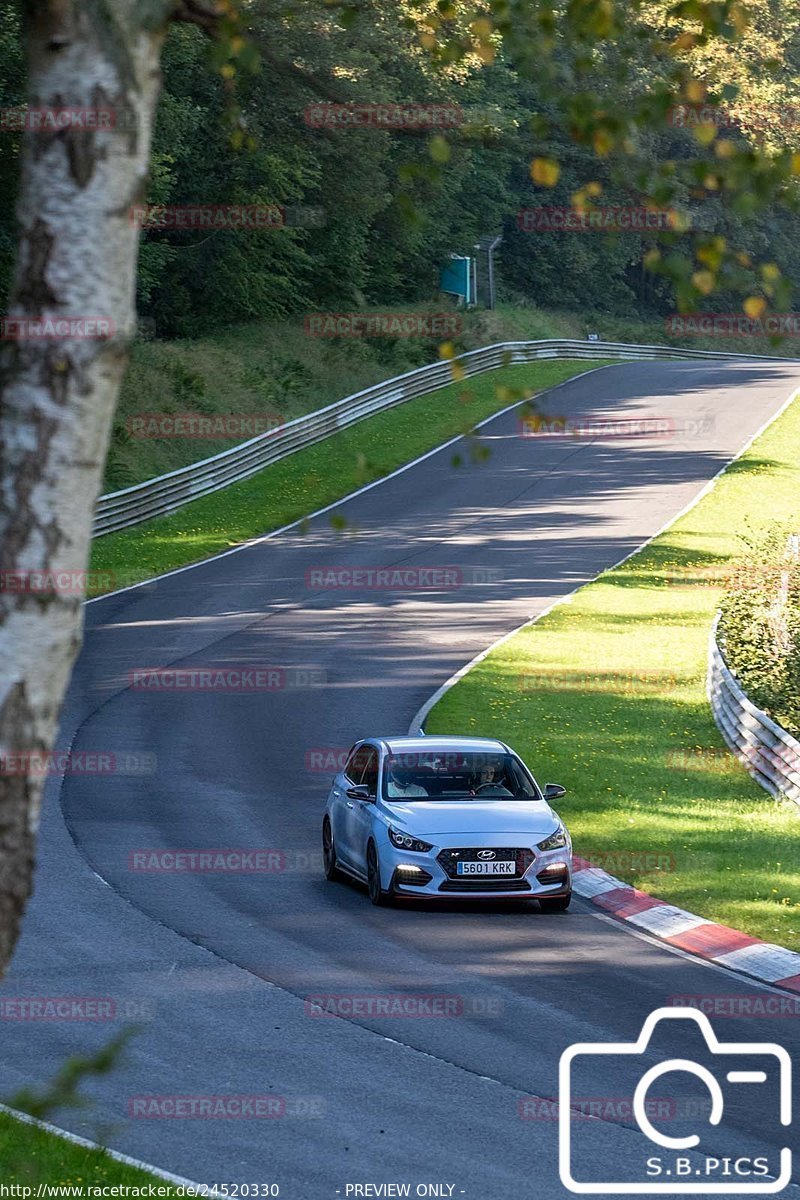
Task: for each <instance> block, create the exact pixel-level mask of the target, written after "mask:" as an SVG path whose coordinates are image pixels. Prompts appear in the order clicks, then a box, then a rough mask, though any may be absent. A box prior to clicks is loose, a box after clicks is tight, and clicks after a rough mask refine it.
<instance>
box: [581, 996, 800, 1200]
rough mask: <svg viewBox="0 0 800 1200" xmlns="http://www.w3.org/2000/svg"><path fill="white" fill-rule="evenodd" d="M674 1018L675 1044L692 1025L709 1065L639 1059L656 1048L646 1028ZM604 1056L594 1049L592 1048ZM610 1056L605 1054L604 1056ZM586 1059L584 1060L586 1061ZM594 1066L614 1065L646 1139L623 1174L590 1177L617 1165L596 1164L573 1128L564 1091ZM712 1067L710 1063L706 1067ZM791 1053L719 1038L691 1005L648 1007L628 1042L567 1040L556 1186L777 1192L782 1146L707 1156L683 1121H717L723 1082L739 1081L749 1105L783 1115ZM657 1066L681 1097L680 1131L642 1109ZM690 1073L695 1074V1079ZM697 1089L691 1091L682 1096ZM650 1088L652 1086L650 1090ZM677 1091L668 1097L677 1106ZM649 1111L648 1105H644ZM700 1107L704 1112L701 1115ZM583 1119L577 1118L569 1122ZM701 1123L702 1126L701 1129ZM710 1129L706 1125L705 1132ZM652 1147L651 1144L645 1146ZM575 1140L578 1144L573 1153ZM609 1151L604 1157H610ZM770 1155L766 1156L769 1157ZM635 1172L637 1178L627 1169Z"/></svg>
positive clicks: (597, 1190)
mask: <svg viewBox="0 0 800 1200" xmlns="http://www.w3.org/2000/svg"><path fill="white" fill-rule="evenodd" d="M676 1021H679V1022H681V1025H680V1026H679V1029H678V1030H674V1032H678V1031H679V1034H680V1038H681V1045H684V1044H686V1046H687V1049H688V1048H689V1046H695V1045H696V1042H697V1040H698V1032H699V1034H700V1035H701V1038H702V1040H703V1041H704V1042H705V1046H704V1047H703V1048H702V1049H703V1053H702V1054H698V1055H697V1057H698V1058H707V1059H708V1062H709V1064H710V1065H709V1066H706V1065H704V1064H703V1063H702V1062H697V1061H694V1060H693V1059H691V1058H688V1057H685V1058H684V1057H682V1058H670V1057H665V1058H664V1059H663V1060H662V1061H657V1062H655V1063H654V1064H653V1065H651V1066H648V1067H647V1069H644V1068H645V1066H646V1062H651V1063H652V1061H653V1057H654V1055H655V1056H656V1057H657V1055H658V1050H657V1047H654V1046H653V1045H651V1042H652V1040H653V1034H654V1031H655V1030H656V1027H657V1026H658V1025H659V1024H660V1023H662V1022H663V1023H665V1025H664V1027H663V1028H662V1029H661V1030H660V1031H659V1032H664V1033H669V1032H673V1030H670V1029H668V1028H667V1027H666V1022H673V1023H674V1022H676ZM600 1055H602V1056H606V1057H605V1058H600V1059H598V1056H600ZM609 1055H610V1056H612V1059H613V1062H609V1061H608V1058H607V1056H609ZM592 1060H594V1062H593V1061H592ZM598 1068H599V1070H600V1071H601V1073H602V1077H609V1076H610V1074H611V1072H612V1071H613V1072H614V1074H615V1075H619V1074H622V1075H624V1077H625V1078H626V1079H629V1080H630V1085H631V1094H632V1097H633V1102H632V1106H631V1109H632V1113H633V1119H634V1121H635V1123H636V1125H638V1127H639V1130H640V1131H641V1132H642V1133H643V1134H644V1136H645V1138H646V1139H647V1141H646V1142H645V1143H644V1146H645V1153H644V1154H643V1156H642V1162H641V1165H640V1167H637V1166H636V1164H635V1163H631V1164H630V1165H629V1168H628V1167H626V1170H627V1169H630V1170H631V1171H632V1172H634V1173H635V1174H634V1177H632V1178H629V1179H626V1180H618V1179H614V1178H611V1179H602V1178H592V1176H593V1175H595V1176H596V1175H597V1174H598V1169H599V1170H600V1172H601V1173H602V1174H610V1175H612V1176H613V1175H616V1174H621V1173H622V1171H621V1170H620V1168H619V1167H617V1169H616V1170H615V1171H612V1172H606V1171H604V1170H603V1165H604V1164H598V1159H597V1156H596V1154H592V1153H591V1152H590V1148H589V1147H588V1146H587V1147H582V1146H581V1145H580V1139H579V1137H573V1128H572V1125H573V1122H572V1116H573V1113H572V1111H571V1110H572V1098H573V1097H578V1096H580V1095H582V1094H583V1092H584V1090H585V1089H583V1088H581V1087H580V1085H579V1083H578V1081H579V1079H580V1077H581V1073H582V1070H583V1071H591V1070H592V1069H594V1070H597V1069H598ZM712 1068H713V1069H712ZM791 1075H792V1062H791V1059H790V1057H789V1054H788V1053H787V1051H786V1050H785V1049H784V1048H783V1046H778V1045H776V1044H775V1043H773V1042H720V1041H718V1039H717V1037H716V1034H715V1033H714V1030H713V1028H712V1026H711V1022H710V1021H709V1019H708V1017H707V1016H706V1015H705V1014H704V1013H701V1012H699V1011H697V1010H696V1009H675V1008H659V1009H656V1011H655V1012H653V1013H651V1014H650V1016H649V1017H648V1018H647V1020H646V1021H645V1022H644V1025H643V1026H642V1031H641V1033H640V1035H639V1038H638V1040H637V1041H635V1042H608V1043H606V1042H581V1043H578V1044H576V1045H574V1046H570V1047H568V1049H567V1050H565V1051H564V1053H563V1054H562V1056H561V1061H560V1064H559V1173H560V1175H561V1182H562V1183H563V1185H564V1187H566V1188H568V1189H569V1190H570V1191H571V1192H576V1193H578V1194H583V1195H596V1196H597V1195H600V1196H603V1195H611V1194H619V1193H627V1194H637V1195H652V1194H661V1195H665V1194H667V1195H671V1196H674V1195H697V1194H703V1195H709V1194H717V1195H720V1194H726V1195H728V1196H730V1195H731V1194H733V1193H736V1194H737V1195H738V1194H756V1195H757V1194H761V1195H765V1194H769V1193H775V1192H780V1191H782V1190H783V1188H785V1187H786V1186H787V1184H788V1183H789V1182H790V1179H791V1172H792V1152H791V1150H790V1149H789V1147H788V1146H785V1147H783V1148H782V1149H781V1150H780V1155H779V1156H778V1154H777V1152H776V1151H774V1150H772V1151H770V1154H769V1155H767V1154H766V1153H765V1154H764V1155H762V1156H757V1157H753V1156H752V1154H749V1153H746V1154H744V1155H739V1156H737V1155H736V1154H735V1153H731V1154H730V1155H729V1156H727V1157H721V1156H720V1157H711V1156H709V1155H706V1154H704V1153H703V1152H702V1150H701V1149H699V1147H700V1144H701V1139H700V1136H699V1135H698V1133H696V1132H693V1131H691V1130H693V1129H694V1128H695V1127H696V1126H697V1124H698V1121H699V1120H705V1121H707V1122H708V1125H709V1126H712V1127H713V1126H721V1127H722V1130H720V1132H722V1131H724V1124H723V1122H724V1117H725V1108H726V1098H728V1099H730V1098H731V1094H732V1089H733V1088H737V1087H740V1086H741V1087H745V1088H747V1089H748V1092H747V1098H748V1100H749V1102H750V1103H751V1104H752V1106H753V1108H754V1109H757V1111H759V1112H761V1113H769V1112H772V1111H773V1110H774V1112H775V1116H776V1120H777V1122H778V1123H779V1124H780V1125H783V1126H788V1125H791V1122H792V1095H791ZM665 1076H671V1077H672V1081H673V1083H674V1082H676V1081H677V1080H680V1086H681V1087H682V1088H683V1087H685V1088H686V1090H687V1095H688V1097H689V1099H687V1101H686V1102H685V1103H684V1109H685V1112H686V1113H687V1115H689V1116H690V1117H691V1120H690V1121H688V1128H689V1130H690V1131H688V1132H686V1133H685V1134H681V1135H680V1136H676V1135H677V1134H678V1132H679V1131H678V1129H676V1128H675V1126H674V1123H673V1134H672V1135H667V1134H665V1133H662V1132H661V1130H659V1129H657V1128H656V1126H655V1125H654V1124H653V1121H652V1120H651V1118H650V1116H649V1115H648V1107H649V1106H648V1093H649V1092H650V1091H651V1088H652V1087H653V1085H654V1084H655V1083H656V1082H658V1081H659V1080H660V1081H661V1083H660V1085H659V1088H658V1093H659V1094H662V1093H663V1092H664V1091H665V1088H666V1086H667V1085H666V1081H665V1079H664V1077H665ZM698 1081H699V1082H698ZM698 1091H699V1092H700V1093H701V1100H700V1103H699V1104H698V1102H697V1100H696V1099H695V1100H694V1101H692V1100H691V1096H692V1095H693V1094H694V1095H695V1096H696V1095H697V1094H698ZM652 1094H655V1093H652ZM680 1103H681V1102H680V1100H679V1101H678V1104H679V1106H680ZM650 1108H651V1111H652V1107H651V1106H650ZM706 1112H707V1115H704V1114H705V1113H706ZM581 1127H583V1129H585V1127H586V1123H585V1122H583V1123H581V1124H579V1125H578V1128H579V1129H581ZM701 1132H703V1130H702V1129H701ZM718 1137H719V1133H715V1138H718ZM654 1147H657V1148H658V1149H659V1150H660V1153H658V1154H656V1153H655V1152H654ZM582 1149H583V1151H584V1152H583V1153H581V1151H582ZM614 1157H615V1156H614V1155H609V1156H608V1158H609V1160H613V1159H614ZM773 1159H774V1162H773V1161H772V1160H773ZM636 1174H638V1176H640V1177H639V1178H636V1177H635V1175H636Z"/></svg>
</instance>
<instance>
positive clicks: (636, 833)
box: [427, 400, 800, 950]
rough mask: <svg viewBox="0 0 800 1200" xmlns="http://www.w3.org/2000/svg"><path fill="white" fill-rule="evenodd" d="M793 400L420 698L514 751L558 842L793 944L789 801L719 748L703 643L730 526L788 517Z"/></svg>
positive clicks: (795, 435)
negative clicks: (573, 585) (652, 530)
mask: <svg viewBox="0 0 800 1200" xmlns="http://www.w3.org/2000/svg"><path fill="white" fill-rule="evenodd" d="M798 446H800V400H796V401H795V402H794V403H793V404H792V405H791V406H790V407H789V408H788V409H787V410H786V412H785V413H784V414H783V415H782V416H781V417H780V418H779V419H778V420H777V421H776V422H775V423H774V424H773V425H772V426H770V428H769V429H768V430H767V431H766V432H765V433H764V434H762V435H761V437H759V438H758V440H757V441H756V442H755V443H754V445H753V446H752V447H751V448H750V450H749V451H748V452H747V453H746V454H744V455H743V456H742V457H741V458H739V459H737V460H736V461H735V462H734V463H732V464H731V465H730V466H729V468H728V469H727V471H726V472H725V474H724V475H722V476H721V477H720V478H719V480H718V481H717V483H716V485H715V487H714V488H713V490H712V491H711V492H710V493H709V494H708V495H706V496H705V497H704V498H703V499H702V500H701V501H700V503H699V504H697V505H696V506H695V507H694V508H693V509H692V510H691V511H690V512H689V513H687V514H686V515H685V516H683V517H682V518H681V519H680V520H678V521H676V522H675V523H674V524H673V525H672V526H671V527H670V528H669V529H668V530H667V531H665V532H664V533H663V534H661V535H660V536H659V537H658V538H656V539H655V541H653V542H652V543H650V545H649V546H647V547H645V548H644V549H643V550H642V551H640V552H639V553H638V554H637V555H635V556H634V557H633V558H631V559H629V560H628V561H627V562H626V563H624V564H622V565H621V566H620V567H617V568H616V569H614V570H611V571H607V572H605V573H604V574H603V575H601V576H600V577H599V579H598V580H597V581H596V582H594V583H591V584H588V585H587V586H585V587H583V588H581V589H580V590H579V591H578V592H577V593H576V594H575V595H574V597H573V599H572V601H571V602H570V603H569V604H565V605H561V606H559V607H557V608H555V609H554V610H553V612H552V613H550V614H549V615H548V616H546V617H544V618H543V619H542V620H541V621H539V622H538V623H535V624H532V625H529V626H527V627H526V628H525V629H523V630H521V631H520V632H519V633H518V634H516V635H515V636H514V637H513V638H511V639H509V640H508V641H507V642H505V643H504V644H503V645H502V646H499V647H498V648H497V649H496V650H494V651H493V652H492V653H491V654H490V655H488V657H487V658H486V659H484V660H483V661H482V662H481V663H480V664H478V665H477V666H476V667H475V668H474V669H473V670H472V671H470V672H469V674H468V675H467V676H466V677H465V678H464V679H463V680H462V681H461V682H459V683H458V684H457V685H456V686H455V687H454V688H452V689H451V690H450V691H449V692H448V693H447V694H446V695H445V696H444V697H443V699H442V700H441V701H440V703H439V704H437V705H436V707H435V708H434V709H433V711H432V713H431V715H430V718H429V720H428V722H427V728H428V730H429V732H431V733H439V732H445V731H447V732H453V733H455V732H458V733H464V734H469V733H480V734H481V735H482V736H488V737H499V738H502V739H503V740H505V741H507V742H509V743H510V744H511V745H512V746H514V747H515V749H517V750H518V751H519V752H520V753H521V754H522V755H523V757H525V758H526V760H527V761H528V762H529V763H530V764H531V766H532V768H533V770H534V771H535V772H536V774H537V775H538V777H539V779H541V780H543V781H545V780H552V781H554V782H558V783H563V784H564V785H565V786H566V787H567V788H568V794H567V796H565V797H564V799H563V800H561V801H560V802H559V804H558V808H559V811H560V812H561V814H562V815H563V817H564V819H565V820H566V821H567V822H568V824H569V826H570V829H571V832H572V835H573V840H574V843H575V850H576V853H578V854H581V855H583V856H584V857H586V858H590V859H592V860H594V861H596V862H597V864H598V865H600V866H603V867H604V868H605V869H607V870H609V871H610V872H611V873H612V874H613V875H616V876H617V877H619V878H622V879H625V880H626V881H628V882H630V883H634V884H636V886H637V887H640V888H641V889H642V890H644V891H648V892H652V893H653V894H655V895H657V896H660V897H662V898H663V899H665V900H668V901H670V902H671V903H673V904H677V905H680V906H681V907H684V908H687V909H689V910H690V911H691V912H696V913H698V914H701V915H702V916H705V917H708V918H709V919H711V920H716V921H720V922H722V923H723V924H727V925H732V926H734V927H735V928H737V929H740V930H743V931H745V932H746V933H749V934H751V935H753V936H755V937H760V938H764V939H765V940H766V941H769V942H777V943H778V944H780V945H783V946H788V947H790V948H792V949H794V950H800V812H798V809H797V807H796V805H794V804H791V803H790V802H782V801H775V800H772V799H771V798H770V797H769V796H768V795H767V793H766V792H764V791H762V789H761V788H760V787H758V785H757V784H756V783H755V782H754V781H753V780H752V779H751V778H750V776H749V775H748V774H747V772H746V771H745V770H744V769H743V768H742V767H741V766H740V765H739V763H738V762H737V760H736V759H734V757H733V756H732V755H731V754H730V753H729V752H728V751H727V749H725V747H724V745H723V742H722V740H721V738H720V735H719V733H718V731H717V728H716V726H715V724H714V722H713V719H712V717H711V712H710V708H709V705H708V702H707V700H706V696H705V687H704V680H705V669H706V652H707V639H708V634H709V630H710V628H711V624H712V621H713V618H714V613H715V611H716V608H717V605H718V602H719V599H720V597H721V589H720V587H719V580H720V579H722V578H723V576H724V574H725V571H724V568H725V565H726V564H727V563H729V562H730V561H731V559H732V558H734V557H737V556H738V555H739V554H741V552H742V551H743V550H744V545H743V543H742V540H741V536H740V535H741V533H742V532H743V531H744V528H745V527H746V526H749V529H750V531H751V532H759V531H765V530H766V529H767V528H769V527H770V526H772V525H774V524H775V525H786V526H791V527H792V528H795V529H797V528H800V462H799V461H798Z"/></svg>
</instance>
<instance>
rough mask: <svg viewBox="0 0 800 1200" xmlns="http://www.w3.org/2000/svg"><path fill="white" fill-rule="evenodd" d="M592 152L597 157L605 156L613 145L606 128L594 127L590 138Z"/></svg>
mask: <svg viewBox="0 0 800 1200" xmlns="http://www.w3.org/2000/svg"><path fill="white" fill-rule="evenodd" d="M592 145H593V146H594V152H595V154H596V155H597V156H598V158H605V157H606V155H607V154H608V152H609V151H610V150H611V149H612V148H613V146H614V139H613V138H612V136H611V134H610V133H609V132H608V130H606V129H596V130H595V134H594V137H593V138H592Z"/></svg>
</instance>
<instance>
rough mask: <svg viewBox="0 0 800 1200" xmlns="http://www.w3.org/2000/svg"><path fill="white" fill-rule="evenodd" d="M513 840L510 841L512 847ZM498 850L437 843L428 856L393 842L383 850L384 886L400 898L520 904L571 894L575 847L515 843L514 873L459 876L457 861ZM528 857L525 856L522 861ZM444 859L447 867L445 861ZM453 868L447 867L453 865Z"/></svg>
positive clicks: (516, 841)
mask: <svg viewBox="0 0 800 1200" xmlns="http://www.w3.org/2000/svg"><path fill="white" fill-rule="evenodd" d="M508 844H509V843H508V842H506V843H505V845H506V846H508ZM491 849H496V848H495V847H491V846H489V847H485V846H475V845H474V843H473V844H472V845H470V846H467V845H457V844H453V845H448V846H443V845H436V846H434V847H433V849H432V850H429V851H427V852H426V853H424V854H414V853H410V852H409V851H407V850H400V849H398V848H397V847H395V846H394V845H393V844H392V843H391V842H389V841H388V839H387V843H386V845H385V846H384V847H382V848H381V873H382V876H383V879H382V882H383V886H384V887H385V888H386V889H387V890H389V891H391V892H392V894H393V895H394V896H396V897H397V898H403V899H413V898H414V897H415V896H416V897H417V898H419V897H423V898H425V899H436V900H520V899H523V900H524V899H525V898H533V899H537V898H539V897H550V896H552V897H557V896H565V895H567V894H568V893H569V892H570V891H571V890H572V846H571V845H570V844H569V842H568V843H567V846H566V847H563V848H561V849H559V850H550V851H546V852H544V851H541V850H537V849H536V848H535V847H531V846H530V845H528V846H523V845H522V844H521V843H520V842H519V840H518V839H517V840H515V842H514V847H513V849H514V851H515V853H516V854H517V855H518V856H519V857H518V858H517V861H516V868H517V869H516V871H515V873H514V875H513V876H512V875H503V876H482V875H458V874H457V871H456V866H455V863H454V862H453V861H452V860H453V859H454V858H456V859H457V858H458V857H460V856H469V857H470V859H473V858H474V855H475V854H476V852H477V851H478V850H491ZM523 856H524V857H523ZM442 858H445V863H443V862H442V861H440V860H441V859H442ZM448 859H449V860H450V861H449V869H448V861H447V860H448Z"/></svg>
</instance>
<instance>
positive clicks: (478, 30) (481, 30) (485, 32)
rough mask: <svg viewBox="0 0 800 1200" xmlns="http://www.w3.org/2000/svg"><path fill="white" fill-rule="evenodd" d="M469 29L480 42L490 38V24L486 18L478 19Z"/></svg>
mask: <svg viewBox="0 0 800 1200" xmlns="http://www.w3.org/2000/svg"><path fill="white" fill-rule="evenodd" d="M470 29H471V30H472V32H473V33H474V34H475V37H476V38H480V39H481V40H482V41H483V40H484V39H485V38H488V37H491V36H492V22H491V21H490V20H489V18H488V17H478V19H477V21H473V22H472V24H471V25H470Z"/></svg>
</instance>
